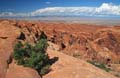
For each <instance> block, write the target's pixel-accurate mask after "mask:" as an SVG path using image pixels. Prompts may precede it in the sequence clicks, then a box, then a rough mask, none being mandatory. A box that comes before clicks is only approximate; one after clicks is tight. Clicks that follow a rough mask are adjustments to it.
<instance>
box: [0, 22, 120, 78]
mask: <svg viewBox="0 0 120 78" xmlns="http://www.w3.org/2000/svg"><path fill="white" fill-rule="evenodd" d="M41 31H44V32H45V34H47V37H48V40H49V47H48V53H49V55H50V57H51V58H52V57H58V58H59V60H58V61H57V62H56V63H55V64H53V65H52V68H51V69H52V71H51V72H50V73H48V74H47V75H46V76H45V77H46V78H49V77H50V78H61V77H63V78H94V77H96V78H97V77H105V78H107V77H109V78H115V77H114V76H112V75H111V74H108V73H107V72H105V71H102V70H100V69H98V68H96V67H94V66H93V65H90V64H88V63H86V62H85V61H83V59H84V60H96V61H99V62H104V63H107V62H108V61H110V62H111V63H119V62H120V32H119V29H118V27H117V28H116V27H115V28H114V27H106V26H95V25H82V24H66V23H57V22H56V23H50V22H39V21H34V22H33V21H16V20H6V21H5V20H3V21H0V78H18V77H27V78H28V77H29V78H40V76H39V75H38V73H37V72H36V71H35V70H33V69H30V68H26V67H22V66H18V65H16V64H14V62H13V57H12V53H13V47H14V44H15V42H16V41H18V40H20V41H23V42H29V43H31V44H34V43H36V40H37V39H38V38H39V35H40V33H41ZM63 53H64V54H63ZM65 54H67V55H65ZM68 55H70V56H68ZM71 56H73V57H71ZM74 57H76V58H74ZM77 58H79V59H77ZM80 59H82V60H80Z"/></svg>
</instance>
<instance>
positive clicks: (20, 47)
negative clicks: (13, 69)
mask: <svg viewBox="0 0 120 78" xmlns="http://www.w3.org/2000/svg"><path fill="white" fill-rule="evenodd" d="M47 46H48V44H47V36H46V35H45V34H44V32H42V33H41V35H40V38H39V39H38V41H37V43H36V44H35V45H34V46H32V45H30V44H29V43H25V44H22V43H21V42H18V43H17V44H16V45H15V47H14V59H15V60H16V62H17V64H18V65H23V66H25V67H31V68H33V69H35V70H37V71H38V73H39V74H40V75H44V74H46V73H48V72H49V68H50V63H49V60H50V59H49V56H48V54H47V53H46V49H47Z"/></svg>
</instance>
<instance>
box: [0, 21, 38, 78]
mask: <svg viewBox="0 0 120 78" xmlns="http://www.w3.org/2000/svg"><path fill="white" fill-rule="evenodd" d="M20 36H21V30H20V29H19V28H17V27H15V26H13V25H12V24H11V22H9V21H1V22H0V78H40V76H39V75H38V73H37V72H36V71H35V70H33V69H29V68H25V67H21V66H18V65H14V64H10V63H11V62H12V58H13V57H12V53H13V47H14V44H15V43H16V41H17V40H18V38H20ZM19 40H21V39H19ZM9 64H10V65H9Z"/></svg>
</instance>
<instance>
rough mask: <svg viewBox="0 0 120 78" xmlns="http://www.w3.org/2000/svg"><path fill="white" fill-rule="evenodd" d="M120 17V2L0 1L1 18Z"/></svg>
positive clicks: (101, 0)
mask: <svg viewBox="0 0 120 78" xmlns="http://www.w3.org/2000/svg"><path fill="white" fill-rule="evenodd" d="M67 15H69V16H98V17H120V0H0V17H29V16H67Z"/></svg>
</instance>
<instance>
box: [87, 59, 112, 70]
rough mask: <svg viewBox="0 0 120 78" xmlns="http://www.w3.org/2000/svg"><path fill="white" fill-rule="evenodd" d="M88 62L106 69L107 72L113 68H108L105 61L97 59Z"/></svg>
mask: <svg viewBox="0 0 120 78" xmlns="http://www.w3.org/2000/svg"><path fill="white" fill-rule="evenodd" d="M87 62H88V63H90V64H93V65H94V66H96V67H98V68H100V69H103V70H105V71H106V72H109V71H111V69H110V68H108V67H107V66H106V65H105V64H103V63H99V62H96V61H87Z"/></svg>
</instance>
